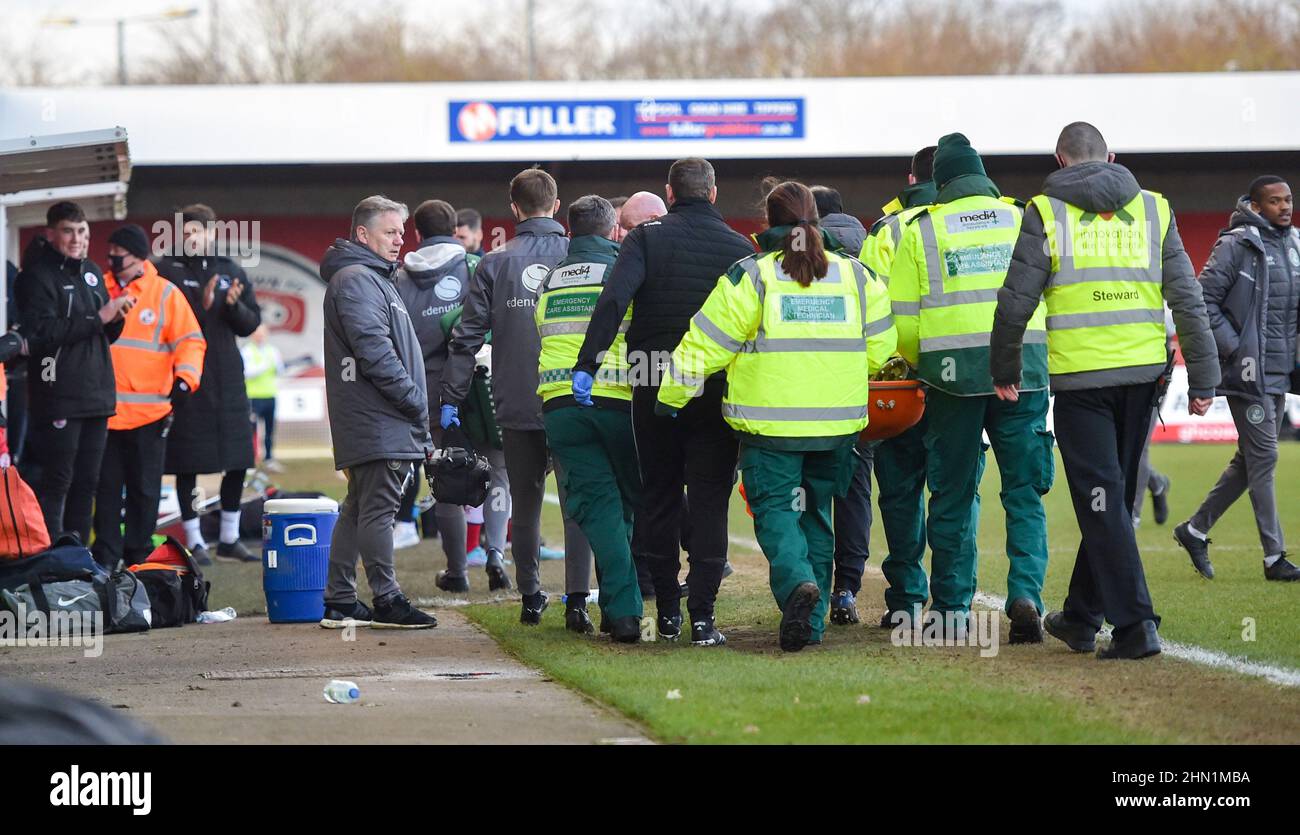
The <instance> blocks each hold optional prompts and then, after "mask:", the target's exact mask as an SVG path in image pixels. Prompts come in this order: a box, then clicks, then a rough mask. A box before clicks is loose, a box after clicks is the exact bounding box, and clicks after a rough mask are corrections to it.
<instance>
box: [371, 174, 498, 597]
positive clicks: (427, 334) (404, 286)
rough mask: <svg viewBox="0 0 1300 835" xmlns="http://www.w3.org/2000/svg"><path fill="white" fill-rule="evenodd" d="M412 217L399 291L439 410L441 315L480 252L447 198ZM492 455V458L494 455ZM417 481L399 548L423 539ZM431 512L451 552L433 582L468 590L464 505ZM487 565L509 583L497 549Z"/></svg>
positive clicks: (397, 531) (464, 288) (402, 517)
mask: <svg viewBox="0 0 1300 835" xmlns="http://www.w3.org/2000/svg"><path fill="white" fill-rule="evenodd" d="M412 219H413V220H414V221H415V231H416V233H418V234H419V236H420V242H419V244H418V245H417V246H416V248H415V251H414V252H408V253H406V257H405V258H404V259H403V261H402V269H400V270H398V271H397V292H398V293H399V294H400V295H401V297H402V303H403V304H405V305H406V309H407V310H408V311H410V313H411V321H412V323H413V324H414V325H415V335H416V336H417V337H418V338H419V340H420V347H421V349H422V350H423V352H424V379H425V384H426V389H427V391H428V395H429V397H430V399H431V401H432V402H430V404H429V409H430V411H431V412H436V411H437V402H436V401H437V397H438V394H439V392H440V391H441V389H442V369H443V366H444V365H445V364H446V362H447V339H446V338H445V336H444V331H443V324H442V318H443V316H444V315H446V314H447V313H449V312H451V311H452V310H455V309H456V308H458V307H461V306H462V305H463V304H464V303H465V297H466V296H468V295H469V280H470V276H472V275H473V274H474V270H475V268H476V267H477V266H478V262H479V257H478V256H477V255H474V254H472V253H470V252H467V251H466V250H465V247H464V246H463V245H462V244H461V242H460V241H459V240H457V239H456V237H455V232H456V221H457V214H456V210H455V209H454V208H452V206H451V204H450V203H448V202H446V201H445V200H426V201H424V202H423V203H421V204H420V205H419V206H417V207H416V209H415V215H414V216H413V218H412ZM429 431H430V432H431V433H432V434H433V436H434V445H435V446H443V439H442V428H441V427H440V426H437V425H436V424H435V425H434V426H432V427H430V430H429ZM478 451H479V452H481V453H483V454H485V455H487V454H488V453H489V452H492V453H497V450H478ZM498 454H499V453H498ZM488 457H489V460H490V459H491V457H492V456H490V455H489V456H488ZM503 466H504V463H503V462H498V463H496V464H494V468H496V467H503ZM419 486H420V479H418V478H416V479H412V481H411V484H410V486H409V487H408V488H407V490H406V492H405V493H404V494H403V496H402V506H401V509H400V510H399V511H398V514H397V520H398V521H397V525H396V526H395V527H394V528H393V547H395V548H399V549H400V548H404V547H407V546H409V545H417V544H419V542H420V534H419V532H418V531H417V530H416V526H415V522H414V521H412V519H411V514H412V512H413V510H414V507H415V498H416V494H417V493H418V492H419ZM431 511H432V513H433V517H434V521H435V522H436V524H437V528H438V538H439V539H440V540H441V541H442V550H443V553H444V554H446V556H447V570H446V571H440V572H438V576H437V577H436V578H434V583H435V584H436V585H437V586H438V588H440V589H442V590H443V591H447V592H453V593H456V592H467V591H469V578H468V577H467V576H466V568H467V560H466V554H465V509H464V508H463V507H461V506H460V505H456V504H447V503H446V502H438V503H437V504H436V505H435V506H434V507H432V508H431ZM486 570H487V575H488V588H489V589H490V590H493V591H495V590H497V589H508V588H510V580H509V579H508V578H507V576H506V573H505V566H504V565H503V561H502V559H501V554H500V552H499V551H492V552H491V553H490V554H489V558H488V562H487V569H486Z"/></svg>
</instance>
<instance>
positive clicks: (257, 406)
mask: <svg viewBox="0 0 1300 835" xmlns="http://www.w3.org/2000/svg"><path fill="white" fill-rule="evenodd" d="M248 405H249V408H250V409H251V411H252V420H253V428H254V429H257V421H258V420H261V421H262V449H263V450H265V453H266V457H267V458H274V457H275V456H274V455H272V454H271V449H272V447H274V446H275V398H274V397H254V398H252V399H250V400H249V401H248Z"/></svg>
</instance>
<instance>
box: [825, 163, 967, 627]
mask: <svg viewBox="0 0 1300 835" xmlns="http://www.w3.org/2000/svg"><path fill="white" fill-rule="evenodd" d="M934 151H935V147H934V146H933V145H930V146H927V147H925V148H922V149H921V150H919V151H917V152H916V153H915V154H914V155H913V156H912V167H911V171H910V172H909V173H908V175H907V188H905V189H903V191H902V192H901V193H900V194H899V195H898V197H897V198H895V199H894V200H893V201H891V202H890V203H889V205H887V206H885V207H884V209H883V211H884V212H885V216H884V217H882V218H881V219H880V220H878V221H876V223H875V224H874V225H873V226H872V227H871V231H870V232H869V233H868V234H867V239H866V241H865V242H864V243H863V245H862V255H861V258H862V262H863V263H864V264H866V265H867V266H868V267H870V268H871V269H872V271H873V272H875V274H876V277H877V278H879V279H880V280H881V281H883V282H884V283H885V284H889V273H890V270H892V269H893V266H894V256H895V253H896V252H897V250H898V243H899V241H900V240H901V239H902V236H903V230H904V229H905V228H906V224H907V223H908V221H910V220H912V218H914V217H916V216H917V215H918V214H920V213H921V212H923V211H925V209H926V208H927V207H929V206H930V205H932V204H933V203H934V202H935V197H936V196H937V194H938V192H937V191H936V189H935V187H934ZM912 307H913V305H911V304H904V305H903V306H902V309H903V311H904V312H905V313H906V312H908V311H910V310H911V309H912ZM926 426H927V422H926V419H925V416H924V415H922V417H921V420H920V421H919V422H918V423H917V424H916V425H915V426H913V427H912V428H911V429H908V430H907V431H906V432H904V433H902V434H901V435H898V436H897V437H894V438H889V439H888V440H885V441H881V442H880V443H879V444H878V445H877V446H876V451H875V466H876V481H877V482H879V486H880V491H879V496H880V498H879V499H878V501H879V503H880V520H881V523H882V524H883V526H884V528H885V544H886V545H887V546H888V548H889V552H888V554H886V555H885V559H884V560H883V561H882V562H881V564H880V570H881V571H882V572H884V575H885V581H886V583H887V584H888V585H887V586H886V588H885V613H884V615H883V616H882V617H881V619H880V626H881V628H883V629H893V628H895V627H897V626H899V625H902V624H913V623H918V624H919V623H920V620H921V618H920V612H921V609H922V608H923V607H924V606H925V603H926V600H927V599H928V598H929V595H930V590H929V582H928V581H927V579H926V576H925V463H926V455H925V428H926ZM980 466H981V467H983V466H984V463H983V456H982V455H981V456H980ZM981 472H982V470H981ZM970 512H971V515H972V518H971V525H972V528H974V527H975V526H977V525H978V522H979V494H978V493H976V498H975V501H974V502H972V505H971V511H970ZM968 542H969V546H970V548H971V549H972V553H971V555H970V557H969V559H970V560H971V561H974V559H975V556H974V553H973V549H974V548H975V538H974V537H970V539H969V540H968ZM836 603H838V599H837V600H836ZM831 622H832V623H834V622H836V618H835V605H834V604H833V605H832V609H831Z"/></svg>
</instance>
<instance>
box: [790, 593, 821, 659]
mask: <svg viewBox="0 0 1300 835" xmlns="http://www.w3.org/2000/svg"><path fill="white" fill-rule="evenodd" d="M821 597H822V593H821V590H820V589H818V588H817V584H816V583H800V584H799V585H797V586H795V588H794V591H792V592H790V596H789V597H788V598H786V601H785V608H784V609H782V610H781V631H780V641H781V649H783V650H785V651H786V652H798V651H799V650H801V649H803V648H804V647H805V646H807V645H808V642H809V641H811V640H812V631H813V629H812V611H813V608H814V607H815V606H816V605H817V601H819V600H821Z"/></svg>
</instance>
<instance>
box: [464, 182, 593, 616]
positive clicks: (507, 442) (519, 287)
mask: <svg viewBox="0 0 1300 835" xmlns="http://www.w3.org/2000/svg"><path fill="white" fill-rule="evenodd" d="M556 195H557V188H556V185H555V180H554V178H552V177H551V175H550V174H547V173H546V172H545V171H542V170H541V169H539V168H529V169H527V170H524V171H521V172H520V173H519V174H517V175H515V178H514V179H513V180H511V181H510V209H511V211H512V212H513V213H514V215H515V219H516V221H518V224H517V225H516V226H515V237H514V238H512V239H511V240H510V241H508V242H506V243H505V244H503V245H502V246H500V247H498V248H496V249H494V250H492V251H491V252H489V253H488V254H487V255H484V256H483V260H482V261H481V262H480V263H479V265H478V268H477V269H476V270H475V271H474V277H473V279H471V281H470V290H469V296H468V297H467V298H466V299H465V311H464V314H463V315H462V317H461V321H460V324H459V325H457V326H456V329H455V330H453V331H452V333H451V345H450V346H449V354H448V357H447V364H446V366H444V368H443V371H442V408H441V410H440V411H441V414H440V417H439V423H440V425H441V426H442V428H443V429H447V428H448V427H449V426H452V425H453V424H454V425H457V426H459V425H460V405H461V404H462V403H463V402H464V401H465V397H466V396H467V395H468V393H469V387H470V383H471V381H472V380H473V376H474V354H475V353H476V352H477V351H478V349H479V348H480V347H482V345H483V341H484V339H485V338H486V336H487V334H488V332H489V331H491V332H492V369H493V371H492V401H493V405H494V406H495V407H496V418H497V424H498V425H499V426H500V427H501V441H502V444H503V446H504V447H505V449H504V452H505V463H506V472H507V473H508V474H509V476H510V502H511V505H512V507H513V511H514V517H513V523H512V526H513V532H514V538H513V542H514V545H513V552H514V561H515V582H516V584H517V585H518V586H519V593H520V594H521V595H523V609H522V611H521V612H520V615H519V620H520V622H521V623H524V624H527V625H536V624H538V623H540V622H541V617H542V611H543V610H544V609H545V608H546V605H547V595H546V592H544V591H542V585H541V577H540V575H539V573H538V563H537V560H538V552H539V550H540V546H541V532H542V530H541V527H542V500H543V498H544V496H545V489H546V472H547V470H548V469H549V466H550V453H549V450H548V449H547V446H546V425H545V424H544V423H543V422H542V399H541V398H540V397H538V396H537V358H538V356H540V354H541V351H542V342H541V337H539V336H538V335H537V324H536V323H535V322H534V321H533V310H534V308H535V307H536V306H537V290H538V288H539V287H541V284H542V279H544V278H546V274H547V273H548V272H550V269H551V267H554V266H555V265H556V264H558V263H560V261H561V260H562V259H563V258H564V256H565V255H566V254H568V251H569V239H568V238H567V237H565V235H564V227H563V226H561V225H560V224H559V223H558V222H556V220H555V218H554V215H555V212H556V211H558V210H559V208H560V201H559V200H558V199H557V196H556ZM560 498H561V501H563V498H564V497H563V496H561V497H560ZM561 511H563V507H562V506H561ZM564 580H565V591H566V592H567V594H568V598H569V606H570V607H573V606H580V607H581V608H584V609H585V608H586V599H587V593H588V591H589V590H590V588H591V547H590V546H589V545H588V544H587V540H586V537H584V536H583V535H582V530H581V529H580V528H579V527H578V525H577V523H575V522H572V521H571V520H569V519H568V517H567V516H566V517H565V521H564Z"/></svg>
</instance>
